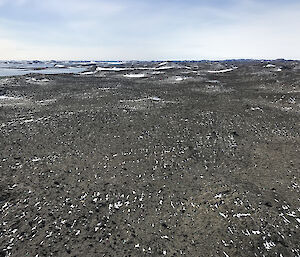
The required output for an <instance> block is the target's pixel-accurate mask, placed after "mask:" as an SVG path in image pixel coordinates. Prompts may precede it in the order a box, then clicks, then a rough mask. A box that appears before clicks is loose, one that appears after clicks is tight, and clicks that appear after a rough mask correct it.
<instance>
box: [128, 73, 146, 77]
mask: <svg viewBox="0 0 300 257" xmlns="http://www.w3.org/2000/svg"><path fill="white" fill-rule="evenodd" d="M124 77H126V78H144V77H145V74H144V73H141V74H125V75H124Z"/></svg>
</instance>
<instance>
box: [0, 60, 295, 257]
mask: <svg viewBox="0 0 300 257" xmlns="http://www.w3.org/2000/svg"><path fill="white" fill-rule="evenodd" d="M299 117H300V62H297V61H284V60H276V61H272V62H268V61H264V62H263V61H224V62H204V61H203V62H166V63H155V62H149V63H148V62H135V63H124V64H120V65H109V64H107V65H106V66H103V65H102V66H101V67H100V66H99V65H97V64H95V65H91V66H90V67H88V71H85V72H83V73H80V74H57V75H46V74H28V75H24V76H15V77H13V76H12V77H2V78H0V257H5V256H12V257H24V256H29V257H31V256H32V257H42V256H70V257H75V256H76V257H81V256H84V257H88V256H189V257H190V256H200V257H202V256H203V257H209V256H213V257H217V256H221V257H234V256H237V257H243V256H251V257H252V256H266V257H267V256H270V257H271V256H272V257H275V256H276V257H277V256H278V257H288V256H293V257H299V256H300V176H299V173H300V153H299V151H300V119H299Z"/></svg>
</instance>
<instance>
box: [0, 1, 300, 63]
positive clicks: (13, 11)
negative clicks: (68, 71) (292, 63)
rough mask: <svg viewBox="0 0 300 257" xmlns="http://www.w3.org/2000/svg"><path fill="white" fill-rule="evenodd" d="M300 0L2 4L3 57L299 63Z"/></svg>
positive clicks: (0, 35)
mask: <svg viewBox="0 0 300 257" xmlns="http://www.w3.org/2000/svg"><path fill="white" fill-rule="evenodd" d="M299 27H300V1H299V0H297V1H296V0H285V1H284V0H239V1H238V0H199V1H196V0H185V1H183V0H182V1H179V0H172V1H171V0H169V1H167V0H151V1H150V0H144V1H143V0H139V1H138V0H122V1H121V0H110V1H104V0H0V59H2V60H3V59H6V60H7V59H16V60H20V59H21V60H24V59H41V60H49V59H57V60H68V59H72V60H79V59H81V60H83V59H85V60H175V59H176V60H184V59H193V60H195V59H212V60H215V59H231V58H255V59H262V58H265V59H275V58H287V59H300V50H299V46H300V33H299V32H298V31H299Z"/></svg>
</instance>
